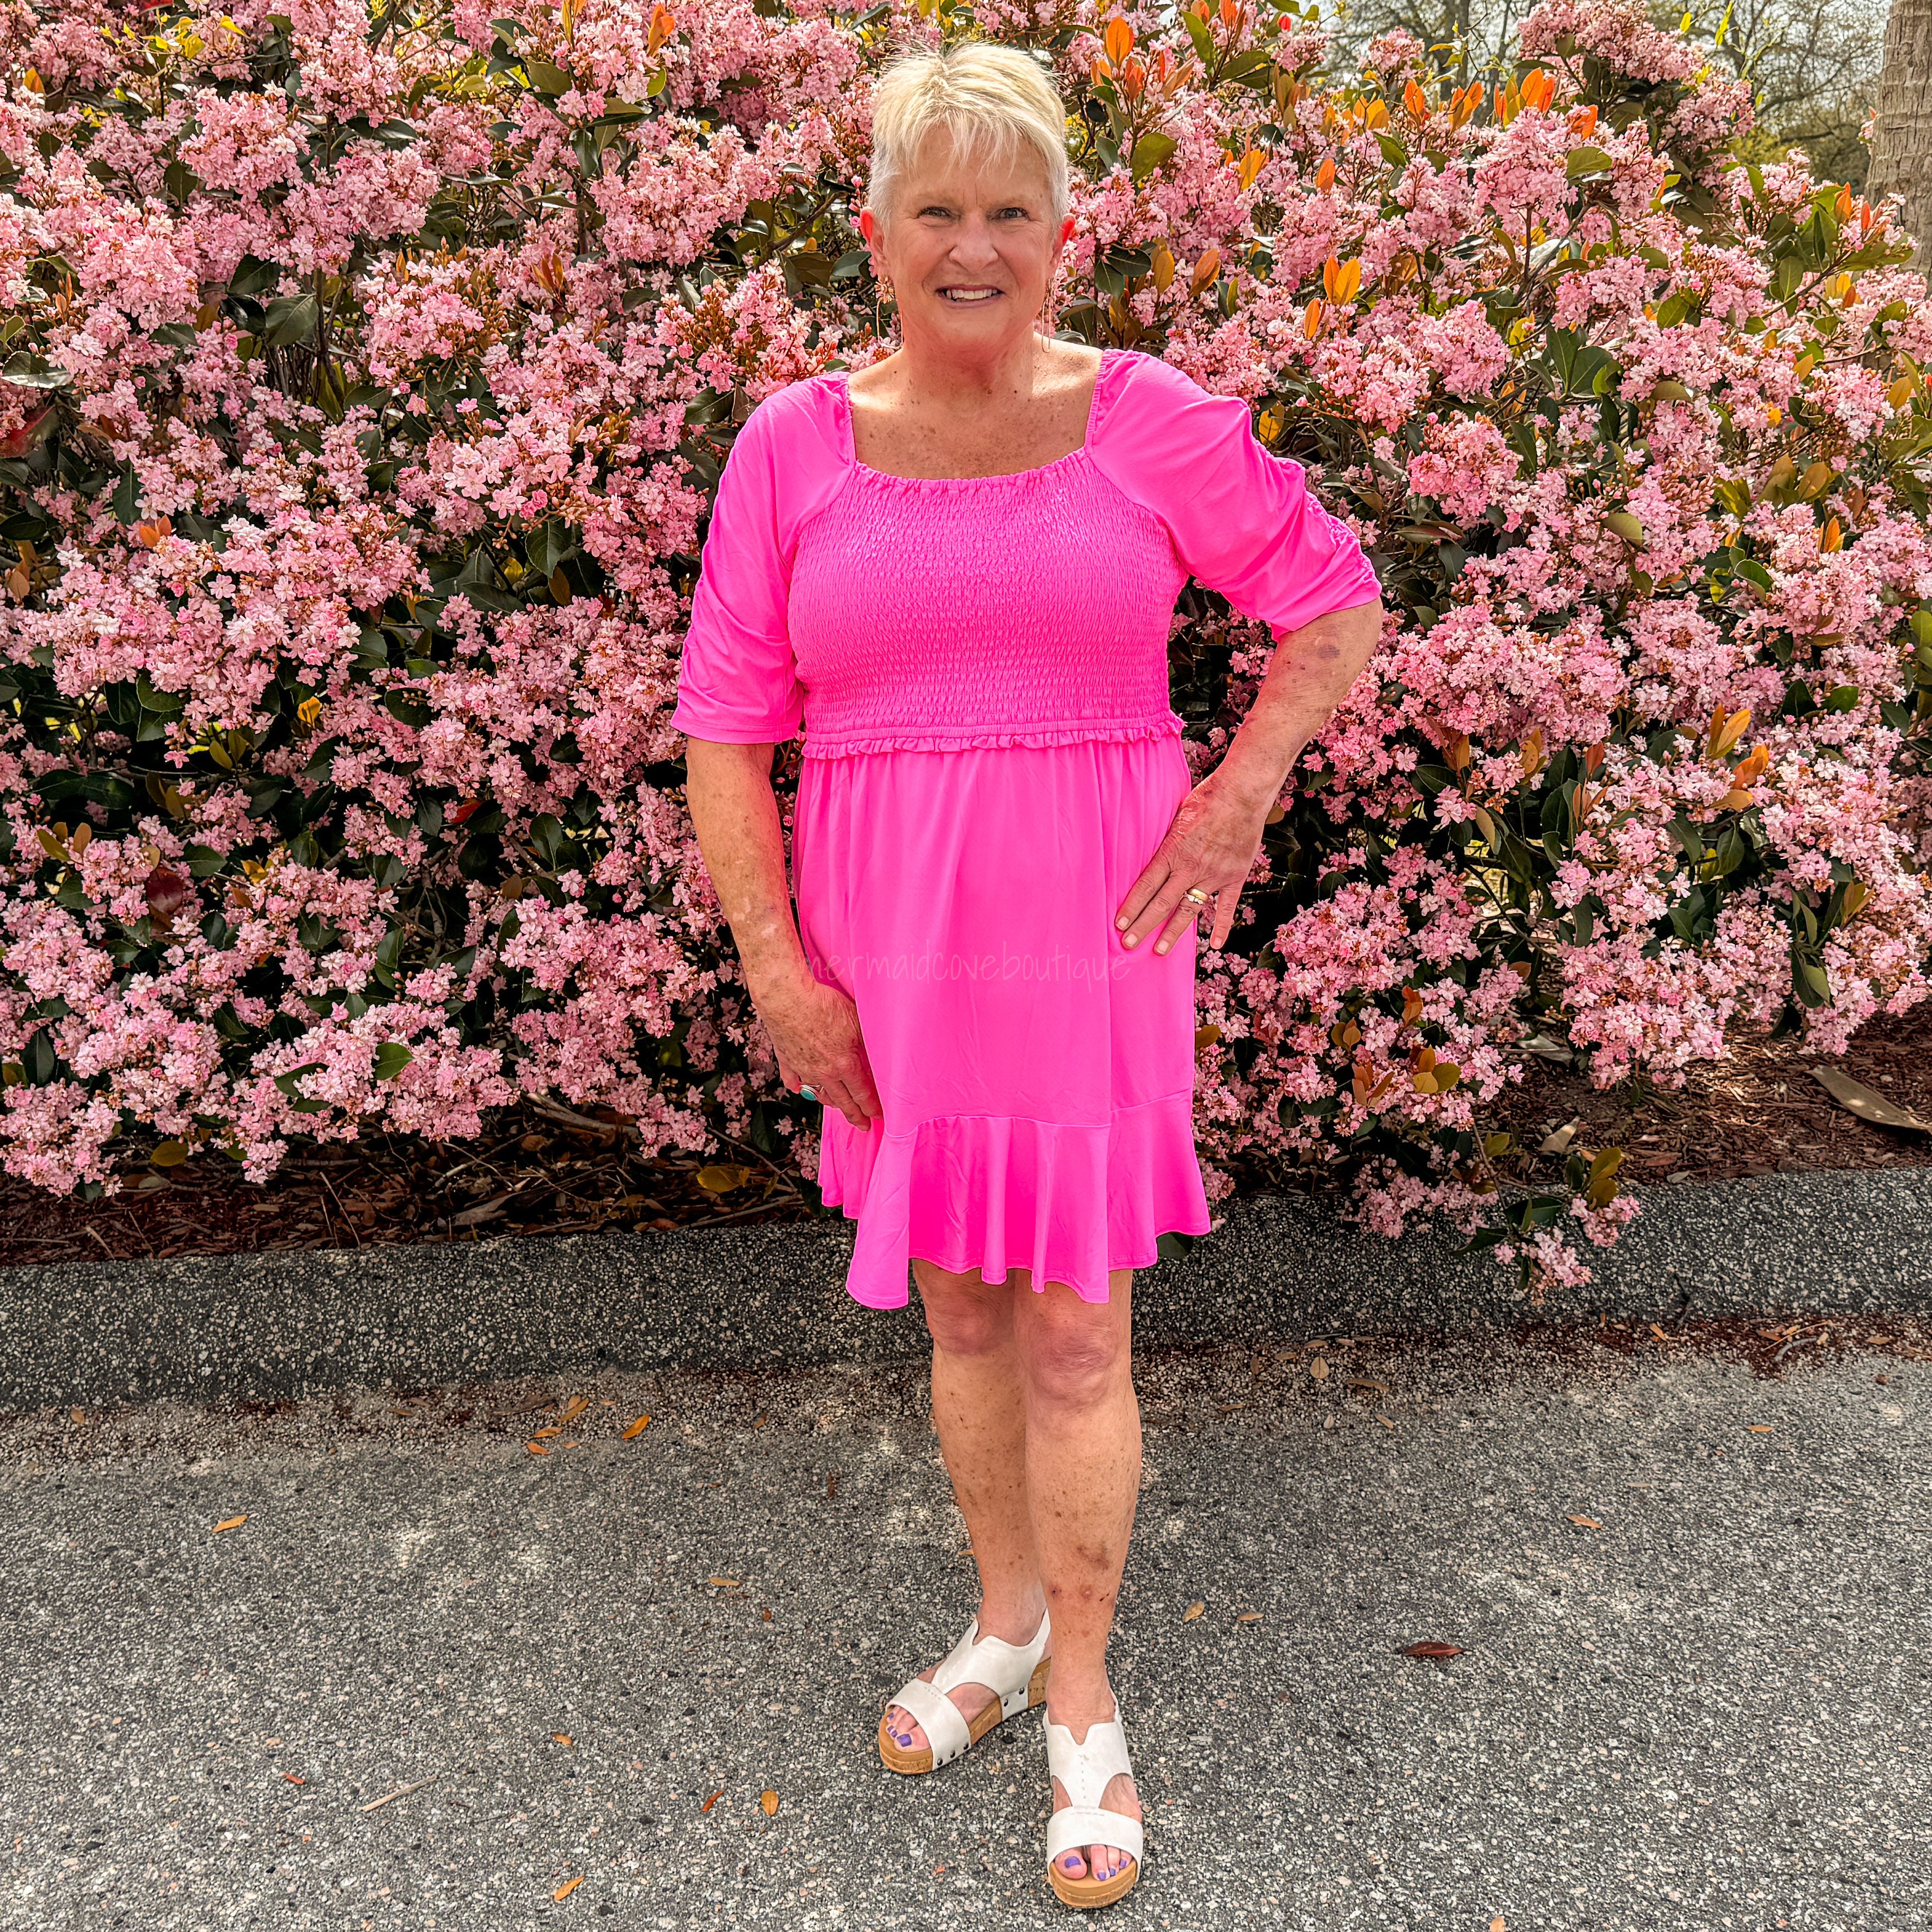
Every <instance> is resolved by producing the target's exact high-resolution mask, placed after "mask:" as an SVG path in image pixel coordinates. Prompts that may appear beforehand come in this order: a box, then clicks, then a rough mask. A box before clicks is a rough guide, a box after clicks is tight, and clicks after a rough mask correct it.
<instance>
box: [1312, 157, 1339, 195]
mask: <svg viewBox="0 0 1932 1932" xmlns="http://www.w3.org/2000/svg"><path fill="white" fill-rule="evenodd" d="M1334 185H1335V163H1334V160H1332V159H1331V160H1325V161H1324V162H1323V163H1322V165H1321V166H1319V168H1317V169H1316V170H1315V192H1316V193H1317V194H1326V193H1328V190H1330V189H1331V187H1334Z"/></svg>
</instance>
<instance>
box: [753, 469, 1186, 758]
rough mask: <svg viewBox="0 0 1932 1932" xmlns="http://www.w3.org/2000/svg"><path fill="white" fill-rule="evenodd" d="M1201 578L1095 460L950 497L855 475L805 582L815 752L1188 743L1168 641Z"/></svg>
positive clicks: (825, 521)
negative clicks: (1175, 704)
mask: <svg viewBox="0 0 1932 1932" xmlns="http://www.w3.org/2000/svg"><path fill="white" fill-rule="evenodd" d="M1186 581H1187V572H1186V571H1184V570H1183V569H1182V568H1181V565H1180V564H1179V562H1178V560H1177V559H1176V558H1175V554H1174V546H1173V544H1172V543H1171V542H1170V541H1169V538H1168V534H1167V531H1166V527H1165V526H1163V524H1162V523H1161V522H1160V520H1159V518H1157V517H1155V516H1154V515H1153V514H1151V512H1150V511H1148V510H1145V509H1144V508H1142V506H1141V505H1139V504H1138V503H1136V502H1133V501H1132V500H1131V499H1130V498H1128V497H1127V496H1124V495H1123V494H1122V493H1121V490H1119V489H1118V487H1116V486H1115V484H1112V482H1110V481H1109V480H1108V479H1107V478H1106V476H1104V475H1102V474H1101V473H1100V471H1099V470H1098V469H1097V468H1096V467H1095V466H1094V464H1093V463H1091V461H1090V460H1088V456H1087V453H1086V452H1085V450H1078V449H1077V450H1075V451H1074V452H1073V453H1072V454H1071V455H1067V456H1064V457H1062V458H1061V459H1060V460H1059V461H1058V462H1057V463H1049V464H1048V465H1046V467H1045V468H1043V469H1031V470H1027V471H1025V472H1022V473H1021V474H1019V475H1011V476H983V477H972V478H947V479H944V480H939V481H929V480H924V479H916V478H907V477H901V476H889V475H884V474H883V472H880V471H878V470H876V469H868V468H866V467H865V466H864V465H863V464H859V463H854V464H853V466H852V468H851V469H850V472H849V473H848V476H847V481H846V484H845V487H844V488H843V489H842V490H840V491H839V492H838V494H837V495H836V496H834V497H833V498H832V500H831V501H830V502H829V503H827V504H826V506H825V507H824V508H823V509H822V510H820V511H819V512H818V514H817V515H816V516H815V517H813V518H812V519H811V521H810V522H809V523H807V524H806V525H805V526H804V528H803V529H801V530H800V532H799V539H798V547H797V553H796V559H795V561H794V562H793V567H792V580H791V603H790V610H791V641H792V649H793V652H794V653H795V654H796V658H797V663H798V676H799V682H800V684H801V685H802V686H803V688H804V695H805V756H806V757H842V756H844V755H846V754H850V753H852V752H857V751H904V750H942V751H943V750H947V749H950V748H957V747H959V746H962V745H1050V744H1064V743H1067V742H1073V741H1074V740H1076V739H1082V738H1129V737H1145V736H1151V735H1154V734H1156V733H1163V732H1172V731H1178V730H1179V729H1180V728H1181V721H1180V719H1179V718H1178V717H1176V716H1175V713H1174V712H1173V711H1172V709H1171V708H1170V706H1169V702H1168V673H1167V640H1168V631H1169V618H1170V616H1171V613H1172V611H1173V609H1174V604H1175V598H1176V597H1177V596H1178V595H1179V594H1180V592H1181V586H1182V585H1183V584H1184V583H1186Z"/></svg>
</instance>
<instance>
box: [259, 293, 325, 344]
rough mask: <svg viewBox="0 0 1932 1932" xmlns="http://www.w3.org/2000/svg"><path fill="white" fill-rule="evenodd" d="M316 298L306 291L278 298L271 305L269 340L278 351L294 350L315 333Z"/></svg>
mask: <svg viewBox="0 0 1932 1932" xmlns="http://www.w3.org/2000/svg"><path fill="white" fill-rule="evenodd" d="M319 313H320V311H318V310H317V307H316V302H315V297H314V296H313V295H312V294H311V293H309V292H308V290H304V291H303V292H302V294H300V295H297V296H277V297H276V298H275V300H274V301H273V302H271V303H269V310H268V320H267V322H266V324H265V328H266V333H267V336H268V339H269V341H270V342H271V343H272V344H274V345H275V347H276V348H278V349H292V348H293V347H295V345H296V344H297V343H299V342H305V341H308V338H310V337H311V336H312V335H314V333H315V323H316V317H317V314H319Z"/></svg>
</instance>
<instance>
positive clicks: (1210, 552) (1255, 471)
mask: <svg viewBox="0 0 1932 1932" xmlns="http://www.w3.org/2000/svg"><path fill="white" fill-rule="evenodd" d="M1109 374H1111V375H1112V378H1113V380H1112V382H1111V383H1106V384H1104V385H1103V390H1102V391H1101V392H1097V394H1096V395H1095V398H1094V415H1093V420H1092V422H1091V424H1090V425H1089V428H1088V439H1087V443H1088V453H1089V455H1091V457H1092V458H1093V459H1094V461H1095V462H1096V463H1097V464H1098V465H1099V466H1100V468H1101V469H1103V470H1104V471H1105V472H1106V474H1107V475H1109V477H1110V478H1112V480H1113V481H1114V482H1115V484H1117V485H1118V487H1120V488H1121V490H1124V491H1125V493H1127V495H1128V496H1131V497H1133V499H1134V500H1135V501H1136V502H1139V503H1140V504H1142V505H1144V506H1145V508H1148V509H1149V510H1151V511H1153V513H1154V514H1155V515H1156V516H1157V517H1160V520H1161V521H1162V522H1163V523H1165V524H1166V526H1167V529H1168V533H1169V536H1170V537H1171V538H1172V541H1173V544H1174V550H1175V556H1177V557H1178V558H1179V559H1180V560H1181V563H1182V564H1183V565H1184V567H1185V568H1186V569H1187V572H1188V574H1189V575H1190V576H1191V577H1195V578H1196V579H1198V580H1199V582H1201V583H1203V584H1205V586H1207V587H1208V589H1211V590H1218V591H1219V592H1220V593H1221V595H1223V596H1224V597H1225V598H1227V600H1228V601H1229V603H1230V604H1233V605H1234V607H1235V609H1236V610H1238V611H1240V612H1241V614H1242V615H1243V616H1246V617H1253V618H1255V619H1258V620H1259V622H1262V623H1265V624H1266V625H1268V627H1269V628H1270V629H1271V630H1273V631H1276V632H1277V633H1280V632H1282V631H1295V630H1299V629H1300V628H1301V626H1302V625H1304V624H1308V623H1313V622H1314V620H1315V619H1316V618H1317V617H1321V616H1326V615H1327V614H1328V612H1330V611H1331V610H1349V609H1351V608H1352V607H1354V606H1355V605H1356V604H1370V603H1374V602H1376V601H1379V598H1380V595H1381V592H1380V589H1379V586H1377V584H1376V574H1375V571H1373V569H1372V568H1370V564H1369V560H1368V559H1367V557H1366V556H1364V555H1363V553H1362V547H1361V544H1359V543H1358V542H1357V541H1356V540H1355V533H1354V532H1352V530H1350V529H1349V527H1348V526H1347V525H1346V523H1342V522H1341V521H1340V520H1338V519H1337V518H1336V517H1331V515H1330V514H1328V511H1325V509H1323V508H1322V506H1321V505H1320V504H1319V503H1318V502H1316V500H1315V499H1314V497H1313V496H1312V495H1311V494H1310V491H1309V488H1308V483H1307V477H1306V476H1305V475H1304V473H1303V471H1302V468H1301V464H1300V463H1294V462H1291V461H1289V460H1288V459H1287V458H1284V457H1280V456H1276V455H1273V454H1272V453H1271V452H1269V451H1268V450H1267V449H1264V448H1263V447H1262V445H1261V444H1260V443H1258V442H1257V441H1256V440H1255V436H1254V432H1253V428H1251V427H1250V422H1249V418H1248V406H1247V404H1246V403H1244V402H1243V401H1241V398H1239V397H1237V396H1214V395H1209V394H1208V392H1207V391H1206V390H1205V389H1202V387H1201V386H1200V385H1199V383H1196V382H1195V381H1193V380H1192V379H1191V378H1190V377H1187V376H1185V375H1184V374H1182V373H1181V371H1179V370H1178V369H1176V368H1174V367H1173V366H1172V365H1171V364H1169V363H1166V362H1160V361H1159V360H1157V359H1155V358H1154V357H1153V356H1142V355H1133V354H1130V355H1124V356H1121V357H1120V359H1119V361H1118V365H1116V366H1115V369H1114V370H1112V371H1109Z"/></svg>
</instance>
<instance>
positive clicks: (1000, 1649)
mask: <svg viewBox="0 0 1932 1932" xmlns="http://www.w3.org/2000/svg"><path fill="white" fill-rule="evenodd" d="M1048 1635H1049V1628H1048V1620H1047V1614H1046V1612H1045V1611H1044V1610H1043V1611H1042V1612H1041V1613H1040V1628H1039V1629H1038V1631H1036V1632H1035V1633H1034V1639H1033V1641H1032V1642H1031V1643H1028V1644H1011V1643H1004V1642H1003V1641H1002V1640H1001V1639H1000V1638H998V1637H982V1636H981V1635H980V1619H978V1618H977V1617H975V1618H974V1619H973V1621H972V1622H971V1624H969V1625H968V1626H967V1628H966V1634H965V1636H964V1637H962V1638H961V1639H960V1640H959V1642H958V1643H956V1644H955V1645H954V1646H953V1649H952V1650H951V1651H950V1652H949V1653H948V1655H947V1656H946V1658H944V1660H943V1661H942V1662H941V1664H940V1667H939V1668H938V1670H935V1672H934V1673H932V1681H931V1682H927V1680H926V1679H924V1678H922V1677H915V1678H913V1679H912V1680H911V1682H910V1683H907V1684H906V1685H902V1686H901V1688H900V1689H899V1690H898V1691H896V1692H895V1694H894V1695H893V1697H892V1703H895V1704H896V1705H898V1707H899V1708H900V1709H901V1710H904V1711H910V1712H911V1713H912V1715H913V1716H914V1717H915V1718H917V1719H918V1720H919V1724H920V1726H921V1727H922V1729H923V1730H925V1733H926V1746H925V1748H923V1749H919V1750H911V1751H908V1750H907V1748H905V1746H904V1745H901V1743H900V1742H899V1741H898V1739H896V1738H895V1737H894V1736H892V1733H891V1732H890V1731H889V1730H888V1729H887V1728H886V1718H885V1716H884V1715H881V1716H880V1719H879V1756H880V1758H882V1759H883V1760H884V1762H885V1765H886V1769H887V1770H889V1771H897V1772H904V1774H905V1775H907V1777H912V1778H916V1777H918V1776H919V1775H921V1774H922V1773H923V1772H929V1771H937V1770H938V1769H939V1767H940V1766H941V1765H942V1764H950V1763H952V1762H953V1760H954V1759H955V1758H956V1757H964V1756H965V1754H966V1752H967V1751H968V1750H969V1749H970V1748H971V1747H972V1746H973V1745H977V1743H978V1742H980V1739H982V1738H983V1737H984V1736H986V1733H988V1732H989V1731H990V1730H992V1729H993V1727H995V1725H996V1724H1004V1722H1005V1721H1006V1720H1007V1718H1010V1717H1013V1716H1014V1715H1016V1713H1018V1712H1021V1711H1029V1710H1031V1709H1032V1708H1033V1707H1034V1705H1036V1704H1043V1703H1046V1680H1047V1677H1048V1675H1049V1673H1050V1672H1051V1671H1052V1669H1053V1659H1052V1658H1050V1657H1048V1656H1046V1655H1044V1653H1045V1652H1046V1640H1047V1637H1048ZM962 1684H983V1685H985V1686H986V1688H987V1689H988V1690H989V1691H992V1693H993V1694H994V1695H993V1697H992V1700H991V1701H990V1702H989V1703H988V1705H987V1706H986V1709H984V1710H983V1711H982V1712H980V1714H979V1715H978V1716H977V1717H976V1718H974V1720H973V1721H972V1722H971V1724H968V1722H967V1721H966V1720H965V1718H962V1716H961V1715H959V1706H958V1705H957V1704H956V1703H953V1700H952V1699H951V1698H950V1697H947V1691H950V1690H953V1688H956V1686H957V1685H962Z"/></svg>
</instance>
